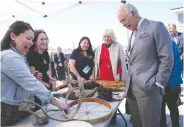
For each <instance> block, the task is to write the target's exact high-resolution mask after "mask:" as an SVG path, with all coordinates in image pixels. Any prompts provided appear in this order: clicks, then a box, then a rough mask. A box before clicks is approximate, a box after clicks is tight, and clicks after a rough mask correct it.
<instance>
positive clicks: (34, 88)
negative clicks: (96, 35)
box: [1, 21, 68, 126]
mask: <svg viewBox="0 0 184 127" xmlns="http://www.w3.org/2000/svg"><path fill="white" fill-rule="evenodd" d="M33 38H34V33H33V28H32V27H31V26H30V24H28V23H26V22H23V21H16V22H14V23H13V24H12V25H11V26H10V27H9V29H8V31H7V32H6V34H5V36H4V37H3V39H2V41H1V125H2V126H11V125H13V124H15V123H16V122H18V121H19V120H21V119H23V118H24V117H25V116H27V115H29V114H28V113H26V112H23V111H19V105H22V104H23V103H24V102H25V100H27V99H28V100H33V99H34V98H33V95H35V96H37V97H38V98H39V99H40V100H41V101H42V102H43V103H52V104H53V105H55V106H57V107H58V108H59V109H61V110H63V109H67V107H68V106H67V104H65V103H62V102H59V101H58V100H57V99H56V98H55V97H53V94H52V93H51V91H49V90H47V89H46V88H45V86H44V85H43V84H42V83H40V81H38V80H37V79H36V78H35V76H33V74H32V73H31V72H30V70H29V66H28V63H27V60H26V58H25V55H26V54H27V52H28V51H29V48H30V47H31V45H32V44H33V42H32V40H33Z"/></svg>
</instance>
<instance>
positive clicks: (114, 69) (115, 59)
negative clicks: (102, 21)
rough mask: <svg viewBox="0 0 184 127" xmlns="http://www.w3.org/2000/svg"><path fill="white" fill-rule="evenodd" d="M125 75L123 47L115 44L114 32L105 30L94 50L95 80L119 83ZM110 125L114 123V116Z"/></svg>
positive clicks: (124, 78)
mask: <svg viewBox="0 0 184 127" xmlns="http://www.w3.org/2000/svg"><path fill="white" fill-rule="evenodd" d="M126 73H127V69H126V61H125V56H124V51H123V47H122V45H121V44H120V43H118V42H116V37H115V34H114V31H113V30H112V29H106V30H105V32H104V34H103V43H102V44H100V45H99V46H98V47H97V49H96V50H95V79H99V80H108V81H115V82H119V81H122V80H126ZM110 123H111V124H115V123H116V114H115V115H114V116H113V118H112V120H111V122H110Z"/></svg>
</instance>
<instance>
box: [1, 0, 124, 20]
mask: <svg viewBox="0 0 184 127" xmlns="http://www.w3.org/2000/svg"><path fill="white" fill-rule="evenodd" d="M15 2H16V3H18V4H20V5H21V6H23V7H25V8H27V9H29V10H30V11H32V12H34V13H36V14H38V15H40V16H42V17H43V18H47V17H51V16H52V15H55V14H56V13H62V12H64V11H67V10H68V9H72V8H74V7H78V6H80V5H82V4H98V3H119V2H120V3H126V0H83V1H82V0H79V1H76V0H75V1H74V0H72V1H71V0H62V1H61V0H60V1H54V0H50V1H48V0H42V1H41V0H37V1H36V0H15ZM29 3H32V4H37V5H41V6H46V5H48V4H51V3H52V4H57V5H63V4H70V6H68V7H66V8H61V9H58V10H56V11H54V12H52V13H50V14H49V13H48V14H45V13H43V12H40V11H38V9H36V8H34V7H31V6H30V4H29ZM15 17H16V15H15V14H13V15H12V17H11V18H8V19H5V20H2V21H0V23H5V22H7V21H9V20H12V18H15Z"/></svg>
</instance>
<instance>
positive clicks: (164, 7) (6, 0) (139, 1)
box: [0, 0, 184, 48]
mask: <svg viewBox="0 0 184 127" xmlns="http://www.w3.org/2000/svg"><path fill="white" fill-rule="evenodd" d="M17 1H18V2H16V0H3V1H1V4H0V39H2V38H3V36H4V34H5V32H6V31H7V29H8V27H9V26H10V25H11V24H12V23H13V22H14V21H16V20H24V21H26V22H29V23H30V24H31V26H32V27H33V28H34V29H44V30H45V31H46V33H47V34H48V37H49V40H50V42H49V46H50V47H54V48H55V47H57V46H61V47H62V48H73V47H74V48H76V47H77V46H78V43H79V40H80V38H81V37H83V36H88V37H89V38H90V40H91V43H92V45H93V48H95V47H97V46H98V45H99V44H101V43H103V41H102V36H103V32H104V30H105V29H113V30H114V32H115V35H116V37H117V41H118V42H119V43H121V44H122V45H123V46H124V48H126V46H127V43H128V41H127V40H128V36H129V31H127V30H126V28H123V26H122V25H121V24H120V23H119V21H118V19H117V11H118V9H119V7H120V6H121V4H122V3H121V2H120V1H121V0H82V2H83V4H80V5H79V4H78V5H76V6H74V5H75V4H76V3H77V2H78V0H17ZM43 1H44V2H45V3H46V4H45V5H42V4H41V2H43ZM93 2H96V3H93ZM127 3H131V4H133V5H134V6H135V7H136V8H137V9H138V11H139V14H140V16H141V17H144V18H147V19H150V20H155V21H162V22H163V23H165V24H167V23H169V22H174V23H176V21H177V15H176V14H175V13H172V12H170V9H172V8H178V7H181V6H183V4H184V3H183V2H182V0H127ZM23 5H24V6H23ZM25 6H27V7H28V8H29V9H28V8H26V7H25ZM71 6H74V7H71ZM67 7H70V8H67ZM31 9H32V10H31ZM45 14H47V15H48V17H47V18H43V15H45ZM12 15H15V17H14V18H12ZM73 44H74V45H73Z"/></svg>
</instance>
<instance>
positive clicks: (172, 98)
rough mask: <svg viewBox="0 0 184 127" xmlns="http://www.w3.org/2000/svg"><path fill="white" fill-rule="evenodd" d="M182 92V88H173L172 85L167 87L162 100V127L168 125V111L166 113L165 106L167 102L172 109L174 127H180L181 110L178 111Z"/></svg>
mask: <svg viewBox="0 0 184 127" xmlns="http://www.w3.org/2000/svg"><path fill="white" fill-rule="evenodd" d="M180 92H181V88H180V87H177V88H173V87H171V86H167V87H166V92H165V96H163V101H162V111H161V113H162V114H161V121H160V126H161V127H167V125H166V113H165V106H166V104H167V106H168V108H169V110H170V116H171V121H172V127H179V111H178V105H177V101H178V97H179V94H180Z"/></svg>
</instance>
